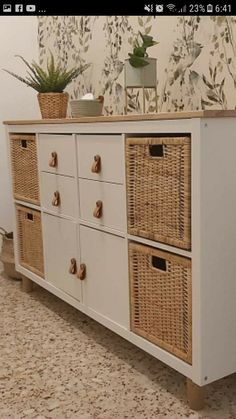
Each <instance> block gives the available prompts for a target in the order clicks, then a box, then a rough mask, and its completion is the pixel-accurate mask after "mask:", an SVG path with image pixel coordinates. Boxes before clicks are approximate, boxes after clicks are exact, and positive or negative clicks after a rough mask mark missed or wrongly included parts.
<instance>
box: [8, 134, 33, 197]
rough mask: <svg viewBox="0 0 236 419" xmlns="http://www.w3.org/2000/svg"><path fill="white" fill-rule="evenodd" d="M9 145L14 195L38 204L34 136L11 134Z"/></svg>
mask: <svg viewBox="0 0 236 419" xmlns="http://www.w3.org/2000/svg"><path fill="white" fill-rule="evenodd" d="M10 147H11V166H12V181H13V193H14V197H15V198H16V199H20V200H22V201H27V202H32V203H34V204H36V205H39V204H40V201H39V180H38V162H37V147H36V139H35V136H34V135H28V134H19V135H15V134H11V135H10Z"/></svg>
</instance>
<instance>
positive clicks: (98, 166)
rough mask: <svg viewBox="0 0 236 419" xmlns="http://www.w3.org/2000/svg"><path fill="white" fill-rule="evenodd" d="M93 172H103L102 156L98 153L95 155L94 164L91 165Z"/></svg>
mask: <svg viewBox="0 0 236 419" xmlns="http://www.w3.org/2000/svg"><path fill="white" fill-rule="evenodd" d="M91 172H92V173H100V172H101V157H100V156H99V155H98V154H96V156H94V162H93V164H92V167H91Z"/></svg>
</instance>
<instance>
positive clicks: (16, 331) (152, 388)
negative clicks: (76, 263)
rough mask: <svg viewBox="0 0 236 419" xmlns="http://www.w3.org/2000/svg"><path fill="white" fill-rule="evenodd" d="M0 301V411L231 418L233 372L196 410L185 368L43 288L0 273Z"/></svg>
mask: <svg viewBox="0 0 236 419" xmlns="http://www.w3.org/2000/svg"><path fill="white" fill-rule="evenodd" d="M0 307H1V312H0V331H1V339H0V419H21V418H27V419H31V418H32V419H33V418H37V419H46V418H56V419H67V418H68V419H133V418H135V419H154V418H155V419H156V418H169V419H178V418H191V419H200V418H201V419H215V418H216V419H232V418H234V419H235V418H236V374H234V375H231V376H230V377H228V378H225V379H222V380H220V381H218V382H216V383H214V384H211V385H209V386H207V388H206V407H205V408H204V410H202V411H201V412H200V413H196V412H193V411H192V410H190V409H189V408H188V406H187V401H186V395H185V378H184V377H183V376H181V375H180V374H178V373H177V372H175V371H173V370H172V369H170V368H168V367H167V366H165V365H164V364H162V363H161V362H159V361H157V360H155V359H154V358H152V357H151V356H149V355H148V354H146V353H145V352H143V351H141V350H140V349H138V348H136V347H135V346H133V345H132V344H130V343H128V342H126V341H125V340H123V339H122V338H120V337H119V336H117V335H115V334H114V333H112V332H110V331H109V330H107V329H105V328H104V327H102V326H101V325H99V324H98V323H96V322H95V321H93V320H91V319H89V318H88V317H86V316H85V315H83V314H82V313H80V312H78V311H77V310H75V309H74V308H72V307H70V306H69V305H67V304H66V303H64V302H63V301H61V300H59V299H58V298H56V297H55V296H53V295H51V294H50V293H48V292H47V291H45V290H43V289H42V288H40V287H38V286H35V287H34V291H33V292H32V293H30V294H26V293H23V292H22V291H21V287H20V281H14V280H11V279H7V278H4V276H2V277H0Z"/></svg>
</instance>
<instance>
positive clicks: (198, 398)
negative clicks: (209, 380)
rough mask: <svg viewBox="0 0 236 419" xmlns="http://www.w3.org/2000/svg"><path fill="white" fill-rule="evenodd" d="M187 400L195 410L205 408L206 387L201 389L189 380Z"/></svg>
mask: <svg viewBox="0 0 236 419" xmlns="http://www.w3.org/2000/svg"><path fill="white" fill-rule="evenodd" d="M187 398H188V402H189V407H190V408H191V409H193V410H200V409H203V407H204V387H199V386H198V385H197V384H195V383H193V382H192V380H190V379H189V378H187Z"/></svg>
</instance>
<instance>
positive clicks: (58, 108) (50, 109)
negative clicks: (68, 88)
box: [38, 92, 69, 119]
mask: <svg viewBox="0 0 236 419" xmlns="http://www.w3.org/2000/svg"><path fill="white" fill-rule="evenodd" d="M68 100H69V94H68V93H67V92H63V93H38V101H39V107H40V111H41V115H42V118H43V119H59V118H66V114H67V106H68Z"/></svg>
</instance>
